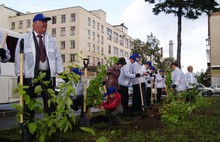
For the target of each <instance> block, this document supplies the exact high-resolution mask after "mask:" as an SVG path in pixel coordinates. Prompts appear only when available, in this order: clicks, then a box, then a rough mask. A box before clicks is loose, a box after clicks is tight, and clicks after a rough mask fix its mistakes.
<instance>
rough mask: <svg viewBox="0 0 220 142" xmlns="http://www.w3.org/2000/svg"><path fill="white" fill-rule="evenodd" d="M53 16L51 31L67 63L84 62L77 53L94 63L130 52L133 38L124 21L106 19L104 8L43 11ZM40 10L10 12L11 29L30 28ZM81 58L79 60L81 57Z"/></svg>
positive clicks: (49, 26)
mask: <svg viewBox="0 0 220 142" xmlns="http://www.w3.org/2000/svg"><path fill="white" fill-rule="evenodd" d="M39 13H43V14H45V15H46V16H47V17H51V18H52V20H51V21H48V32H49V33H50V34H51V35H52V36H53V37H54V38H55V40H56V42H57V45H58V47H59V48H60V52H61V56H62V58H63V62H64V67H65V68H67V67H68V66H74V65H75V64H78V65H81V66H82V60H80V58H77V57H82V58H89V60H90V64H89V65H90V66H95V65H97V64H98V63H101V64H104V63H105V57H106V58H108V57H110V56H116V57H125V58H128V57H129V55H130V51H131V47H132V44H131V43H132V41H133V39H132V38H131V37H130V36H129V35H128V34H127V30H128V29H127V28H126V27H125V26H124V24H120V25H115V26H112V25H110V24H109V23H107V22H106V13H105V12H104V11H103V10H101V9H100V10H94V11H87V10H86V9H84V8H82V7H80V6H76V7H69V8H63V9H56V10H50V11H43V12H39ZM35 14H36V13H26V14H20V15H10V17H9V24H8V25H9V29H10V30H12V31H16V32H19V33H26V32H29V31H30V29H31V25H32V19H33V17H34V15H35ZM77 59H79V60H77Z"/></svg>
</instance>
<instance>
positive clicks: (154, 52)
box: [131, 33, 161, 64]
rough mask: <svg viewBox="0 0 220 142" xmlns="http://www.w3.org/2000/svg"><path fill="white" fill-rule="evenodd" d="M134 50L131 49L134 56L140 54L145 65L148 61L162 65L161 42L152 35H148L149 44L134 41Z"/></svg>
mask: <svg viewBox="0 0 220 142" xmlns="http://www.w3.org/2000/svg"><path fill="white" fill-rule="evenodd" d="M133 45H134V48H132V49H131V53H132V54H135V53H137V54H139V55H140V56H141V59H142V63H143V64H144V63H145V62H146V61H153V62H155V63H156V64H159V63H160V60H161V55H160V53H159V51H160V47H159V46H160V42H159V40H158V39H157V38H156V37H155V36H154V35H153V33H151V34H150V35H147V42H146V43H144V42H143V41H141V40H140V39H136V40H134V41H133Z"/></svg>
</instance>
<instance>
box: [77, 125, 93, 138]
mask: <svg viewBox="0 0 220 142" xmlns="http://www.w3.org/2000/svg"><path fill="white" fill-rule="evenodd" d="M80 129H81V130H83V131H85V132H88V133H90V134H92V135H93V136H95V131H94V130H93V129H92V128H88V127H80Z"/></svg>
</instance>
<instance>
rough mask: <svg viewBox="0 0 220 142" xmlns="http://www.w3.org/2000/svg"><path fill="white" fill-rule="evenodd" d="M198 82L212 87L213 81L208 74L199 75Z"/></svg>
mask: <svg viewBox="0 0 220 142" xmlns="http://www.w3.org/2000/svg"><path fill="white" fill-rule="evenodd" d="M197 81H198V83H201V84H203V85H205V86H207V87H208V86H211V79H210V77H208V72H203V71H202V72H200V73H197Z"/></svg>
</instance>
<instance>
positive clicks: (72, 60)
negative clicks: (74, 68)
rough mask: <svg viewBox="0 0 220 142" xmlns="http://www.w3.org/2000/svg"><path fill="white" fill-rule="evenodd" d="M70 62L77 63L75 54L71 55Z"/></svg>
mask: <svg viewBox="0 0 220 142" xmlns="http://www.w3.org/2000/svg"><path fill="white" fill-rule="evenodd" d="M70 62H75V54H70Z"/></svg>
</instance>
